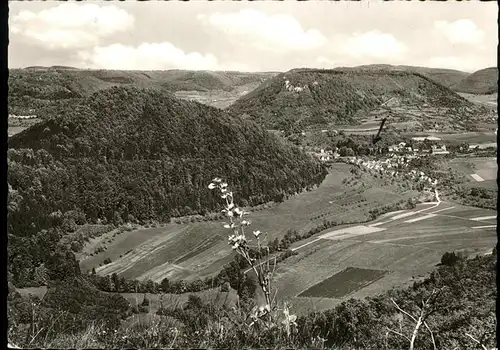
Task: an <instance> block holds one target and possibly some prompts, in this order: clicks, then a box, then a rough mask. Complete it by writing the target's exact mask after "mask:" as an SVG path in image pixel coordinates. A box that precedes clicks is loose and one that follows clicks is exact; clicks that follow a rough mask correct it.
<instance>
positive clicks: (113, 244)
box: [81, 163, 418, 282]
mask: <svg viewBox="0 0 500 350" xmlns="http://www.w3.org/2000/svg"><path fill="white" fill-rule="evenodd" d="M350 169H351V165H347V164H344V163H335V164H333V166H332V168H331V169H330V172H329V175H328V176H327V177H326V179H325V180H324V181H323V183H322V184H321V185H320V186H319V187H317V188H315V189H313V190H311V191H309V192H303V193H301V194H299V195H296V196H293V197H291V198H289V199H287V200H285V201H284V202H283V203H280V204H276V205H269V206H268V207H267V208H265V209H261V208H257V209H255V210H253V211H252V209H251V208H248V210H249V211H251V214H250V219H251V221H252V225H251V226H250V229H254V230H257V229H258V230H260V231H261V232H263V233H264V235H263V237H264V239H265V240H274V239H275V238H278V239H281V238H282V237H283V236H284V235H285V233H286V232H287V231H288V230H290V229H294V230H297V232H299V233H304V232H307V231H308V230H310V229H311V228H315V227H317V226H318V225H320V224H322V223H323V221H324V220H335V221H337V222H339V223H343V224H348V223H356V222H364V221H368V220H369V219H370V214H369V212H370V210H372V209H374V208H381V207H383V206H385V205H388V204H391V203H396V202H399V201H401V200H402V199H403V200H407V199H409V198H411V197H414V196H417V195H418V192H416V191H406V192H403V191H401V190H400V189H398V188H397V187H396V186H390V185H387V184H385V182H384V181H383V180H382V179H377V178H373V177H366V179H365V180H363V181H361V180H351V181H347V180H348V179H350V178H351V177H352V174H351V173H350ZM222 226H223V221H200V222H190V223H179V224H176V223H169V224H166V225H164V227H157V228H143V229H138V230H135V231H130V232H123V233H121V234H120V235H116V236H115V237H114V238H112V239H108V241H107V249H106V250H105V251H103V252H100V253H98V254H95V255H94V256H91V257H88V258H86V259H84V260H83V261H81V268H82V271H88V270H90V269H92V267H95V268H96V271H97V273H98V274H101V275H107V274H112V273H117V274H119V275H123V276H124V277H126V278H137V279H152V280H154V281H158V282H160V281H161V280H162V279H163V278H165V277H168V278H174V279H178V278H183V279H187V280H190V279H195V278H197V277H202V278H203V277H206V276H210V275H213V274H215V273H217V272H218V271H219V270H220V269H221V268H222V266H224V264H226V263H228V262H229V261H230V260H231V258H232V257H231V249H230V247H229V246H228V244H227V242H226V231H225V229H224V228H223V227H222ZM95 245H96V243H95V242H94V241H92V240H91V241H90V242H89V243H88V245H87V246H86V247H85V248H84V249H85V250H86V251H87V253H88V251H89V250H91V248H90V247H91V246H95ZM106 258H109V259H111V263H109V264H107V265H103V266H99V264H102V262H103V260H104V259H106Z"/></svg>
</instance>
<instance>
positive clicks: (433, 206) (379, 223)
mask: <svg viewBox="0 0 500 350" xmlns="http://www.w3.org/2000/svg"><path fill="white" fill-rule="evenodd" d="M436 199H437V202H427V203H424V204H430V205H431V206H430V207H428V208H423V209H420V210H417V211H411V212H408V213H410V215H415V214H419V213H422V212H424V211H427V210H431V209H435V208H437V207H439V205H440V204H441V203H442V202H441V200H440V199H439V194H438V193H437V191H436ZM446 209H449V208H445V209H442V210H446ZM440 211H441V210H437V211H434V212H433V213H437V212H440ZM408 213H403V214H400V215H395V216H392V217H391V218H390V219H388V220H387V221H383V222H378V223H376V224H371V225H367V226H372V227H374V226H378V225H382V224H386V223H389V222H391V221H394V220H397V219H399V218H402V217H404V216H407V215H408ZM356 226H359V224H352V225H350V226H349V227H356ZM349 227H348V228H349ZM330 232H331V231H329V232H327V233H324V234H322V235H321V236H319V237H317V238H316V239H313V240H312V241H310V242H307V243H304V244H302V245H300V246H298V247H295V248H292V249H291V251H292V252H294V251H296V250H299V249H301V248H303V247H305V246H308V245H309V244H312V243H315V242H317V241H319V240H320V239H323V237H324V236H325V235H327V234H329V233H330ZM269 260H270V259H268V260H266V261H263V262H261V263H260V264H258V265H256V266H255V267H259V266H260V265H262V264H265V263H266V262H268V261H269ZM250 271H252V268H249V269H247V270H245V271H244V273H245V274H247V273H248V272H250Z"/></svg>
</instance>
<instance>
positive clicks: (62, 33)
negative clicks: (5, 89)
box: [10, 3, 134, 49]
mask: <svg viewBox="0 0 500 350" xmlns="http://www.w3.org/2000/svg"><path fill="white" fill-rule="evenodd" d="M133 26H134V17H133V16H132V15H130V14H129V13H128V12H126V11H125V10H123V9H119V8H117V7H116V6H113V5H110V6H99V5H96V4H88V3H87V4H75V3H63V4H60V5H58V6H55V7H52V8H49V9H46V10H42V11H39V12H32V11H20V12H19V13H18V14H17V15H14V16H13V17H12V18H11V20H10V30H11V33H12V34H17V35H21V36H23V37H24V38H26V39H29V40H31V41H34V42H35V43H38V44H40V45H43V46H44V47H45V48H49V49H79V48H85V47H90V46H94V45H97V44H98V43H99V41H100V39H101V38H103V37H108V36H110V35H113V34H115V33H119V32H124V31H128V30H131V29H132V28H133Z"/></svg>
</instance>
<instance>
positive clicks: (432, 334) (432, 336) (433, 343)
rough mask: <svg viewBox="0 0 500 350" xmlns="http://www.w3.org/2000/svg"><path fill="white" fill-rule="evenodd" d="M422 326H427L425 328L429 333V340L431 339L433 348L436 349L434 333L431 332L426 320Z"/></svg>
mask: <svg viewBox="0 0 500 350" xmlns="http://www.w3.org/2000/svg"><path fill="white" fill-rule="evenodd" d="M424 326H425V328H427V330H428V331H429V333H430V335H431V340H432V346H433V347H434V350H436V349H437V347H436V341H435V340H434V333H433V332H432V330H431V328H430V327H429V325H428V324H427V322H425V321H424Z"/></svg>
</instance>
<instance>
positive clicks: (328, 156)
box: [309, 149, 340, 162]
mask: <svg viewBox="0 0 500 350" xmlns="http://www.w3.org/2000/svg"><path fill="white" fill-rule="evenodd" d="M309 154H311V155H312V156H314V157H316V158H318V159H319V160H320V161H322V162H329V161H333V160H336V159H338V158H340V154H339V153H338V150H337V149H335V151H325V150H324V149H321V150H320V151H319V152H309Z"/></svg>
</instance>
